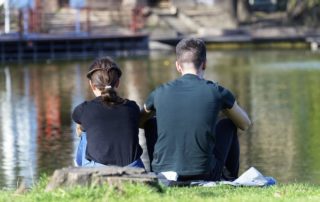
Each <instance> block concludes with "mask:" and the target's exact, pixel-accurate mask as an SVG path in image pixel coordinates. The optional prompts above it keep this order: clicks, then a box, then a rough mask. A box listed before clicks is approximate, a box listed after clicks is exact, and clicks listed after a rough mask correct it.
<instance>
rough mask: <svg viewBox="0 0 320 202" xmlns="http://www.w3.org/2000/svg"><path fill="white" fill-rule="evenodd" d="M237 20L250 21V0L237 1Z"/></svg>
mask: <svg viewBox="0 0 320 202" xmlns="http://www.w3.org/2000/svg"><path fill="white" fill-rule="evenodd" d="M237 19H238V22H247V21H249V20H250V9H249V2H248V0H237Z"/></svg>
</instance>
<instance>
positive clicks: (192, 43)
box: [176, 38, 206, 69]
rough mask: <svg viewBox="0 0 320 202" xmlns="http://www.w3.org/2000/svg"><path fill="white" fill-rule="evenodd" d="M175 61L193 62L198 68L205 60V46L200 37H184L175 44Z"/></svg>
mask: <svg viewBox="0 0 320 202" xmlns="http://www.w3.org/2000/svg"><path fill="white" fill-rule="evenodd" d="M176 55H177V61H178V62H179V63H180V64H182V63H193V64H194V66H195V67H196V68H197V69H199V68H200V66H201V64H202V63H204V62H205V61H206V46H205V44H204V42H203V40H201V39H197V38H185V39H182V40H181V41H180V42H179V43H178V44H177V46H176Z"/></svg>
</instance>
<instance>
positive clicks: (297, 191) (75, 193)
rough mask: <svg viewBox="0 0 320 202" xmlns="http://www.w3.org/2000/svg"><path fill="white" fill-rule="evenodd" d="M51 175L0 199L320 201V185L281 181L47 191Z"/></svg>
mask: <svg viewBox="0 0 320 202" xmlns="http://www.w3.org/2000/svg"><path fill="white" fill-rule="evenodd" d="M47 182H48V179H47V178H45V179H41V180H40V181H39V182H38V184H36V185H35V186H34V187H33V188H32V189H31V190H29V191H28V192H26V193H15V190H2V191H0V201H19V202H20V201H26V202H28V201H30V202H31V201H32V202H33V201H46V202H50V201H59V202H64V201H66V202H70V201H117V202H118V201H160V200H161V201H162V202H165V201H231V202H232V201H246V202H248V201H290V202H292V201H320V186H317V185H311V184H280V185H276V186H272V187H265V188H249V187H237V188H235V187H231V186H228V185H222V186H217V187H184V188H178V187H174V188H166V187H162V188H161V189H159V188H154V187H150V186H147V185H141V184H125V185H121V186H118V187H114V186H113V187H112V186H108V185H105V186H102V187H76V188H70V189H57V190H55V191H53V192H45V187H46V184H47Z"/></svg>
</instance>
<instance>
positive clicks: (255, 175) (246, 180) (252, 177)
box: [221, 167, 268, 186]
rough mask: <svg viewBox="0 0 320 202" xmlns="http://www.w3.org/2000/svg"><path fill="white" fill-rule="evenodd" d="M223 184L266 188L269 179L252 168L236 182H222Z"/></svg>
mask: <svg viewBox="0 0 320 202" xmlns="http://www.w3.org/2000/svg"><path fill="white" fill-rule="evenodd" d="M221 184H230V185H233V186H264V185H267V184H268V179H266V177H264V176H263V175H262V174H261V173H260V172H259V171H258V170H257V169H255V168H254V167H251V168H249V169H248V170H247V171H246V172H244V173H243V174H242V175H241V176H240V177H238V178H237V179H236V180H234V181H232V182H228V181H222V182H221Z"/></svg>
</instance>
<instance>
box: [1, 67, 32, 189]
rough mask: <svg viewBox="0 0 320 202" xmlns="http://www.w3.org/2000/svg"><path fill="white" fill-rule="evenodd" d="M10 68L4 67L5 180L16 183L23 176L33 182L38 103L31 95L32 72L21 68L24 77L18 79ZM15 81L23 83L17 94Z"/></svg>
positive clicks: (2, 114)
mask: <svg viewBox="0 0 320 202" xmlns="http://www.w3.org/2000/svg"><path fill="white" fill-rule="evenodd" d="M16 76H17V75H13V74H12V73H11V72H10V69H9V68H8V67H6V68H5V69H4V77H5V78H4V79H5V89H4V92H1V115H0V117H1V134H2V135H1V137H2V138H1V142H2V147H1V148H2V151H1V154H2V155H1V157H2V158H1V159H2V162H1V168H2V170H3V173H4V176H3V178H2V179H3V180H4V181H5V182H6V183H7V184H10V185H11V184H15V183H18V181H19V180H20V179H19V177H23V178H24V181H25V183H27V184H29V185H30V184H32V183H33V182H34V180H33V176H34V174H35V173H36V169H37V163H36V148H37V144H36V136H35V135H36V128H37V122H36V116H35V114H36V106H35V103H34V101H33V99H32V96H30V74H29V71H28V68H26V67H25V68H23V69H22V80H17V79H15V78H16ZM13 80H14V81H15V82H19V85H22V86H23V88H22V92H21V93H20V94H19V95H17V94H15V91H14V90H15V89H14V88H13Z"/></svg>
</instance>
